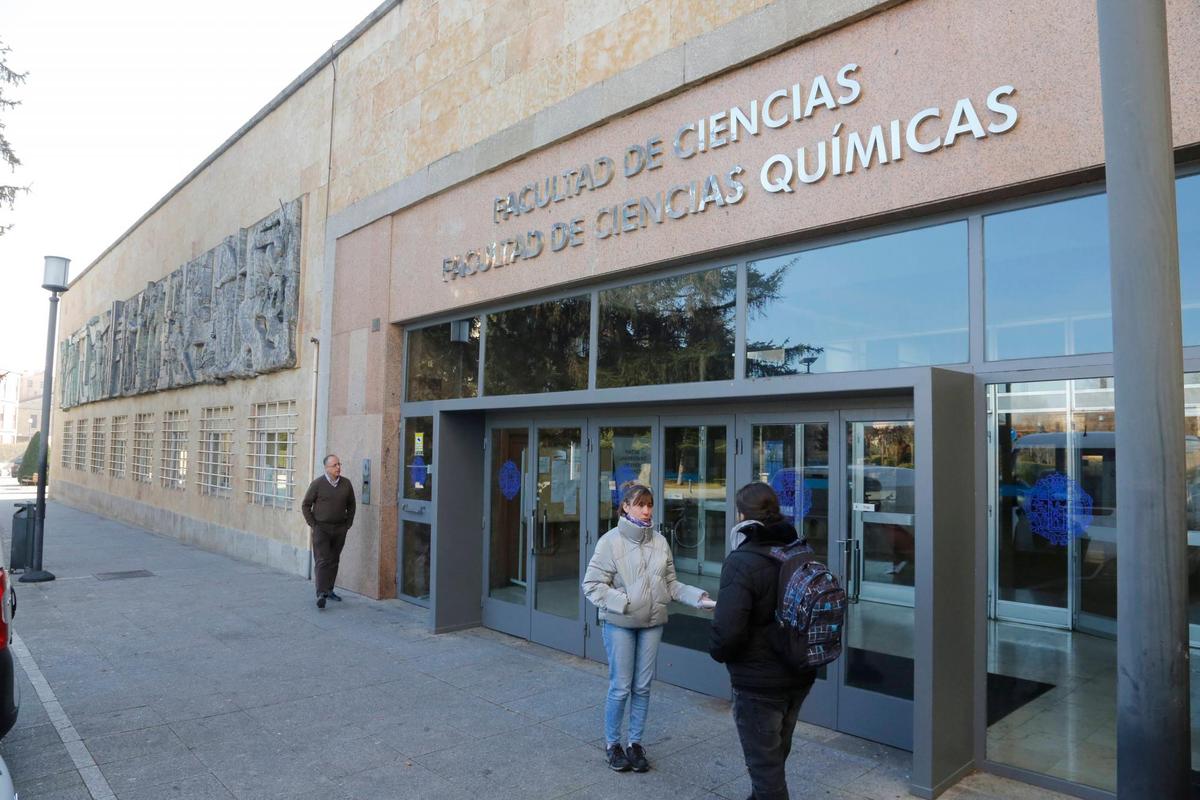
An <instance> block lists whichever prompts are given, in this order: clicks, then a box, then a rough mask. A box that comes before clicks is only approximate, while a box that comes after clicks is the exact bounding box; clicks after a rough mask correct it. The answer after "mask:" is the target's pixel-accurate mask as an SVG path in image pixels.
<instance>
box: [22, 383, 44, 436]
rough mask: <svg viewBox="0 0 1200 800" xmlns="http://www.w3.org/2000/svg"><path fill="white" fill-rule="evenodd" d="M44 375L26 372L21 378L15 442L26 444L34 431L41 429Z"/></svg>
mask: <svg viewBox="0 0 1200 800" xmlns="http://www.w3.org/2000/svg"><path fill="white" fill-rule="evenodd" d="M44 378H45V373H44V372H41V371H40V370H39V371H38V372H26V373H24V374H23V375H22V376H21V389H20V392H19V399H20V403H19V405H18V407H17V441H18V442H28V441H29V440H30V439H31V438H32V437H33V434H34V431H39V430H41V429H42V424H41V421H40V420H41V416H42V382H43V379H44Z"/></svg>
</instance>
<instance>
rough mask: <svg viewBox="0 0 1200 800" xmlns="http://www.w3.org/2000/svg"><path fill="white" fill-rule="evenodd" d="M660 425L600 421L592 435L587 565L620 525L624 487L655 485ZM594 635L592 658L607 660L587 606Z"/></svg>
mask: <svg viewBox="0 0 1200 800" xmlns="http://www.w3.org/2000/svg"><path fill="white" fill-rule="evenodd" d="M657 431H658V425H657V422H656V420H653V419H641V418H638V419H622V420H612V421H610V420H598V421H596V422H594V423H593V425H592V429H591V431H590V433H589V439H590V444H591V449H592V451H593V452H594V453H595V465H594V466H593V467H591V473H592V474H593V475H595V476H596V485H595V489H596V491H595V493H594V495H593V496H594V497H595V498H596V500H595V506H596V508H595V512H594V515H593V519H594V523H593V524H592V526H591V527H590V528H589V530H588V532H587V547H586V553H585V557H584V563H585V565H586V563H587V561H588V560H590V559H591V557H592V553H593V552H595V550H596V542H597V541H599V539H600V537H601V536H603V535H604V534H605V533H607V532H608V531H610V530H612V529H613V528H615V527H616V526H617V517H618V516H619V514H620V511H621V487H622V486H624V485H625V484H626V483H629V482H630V481H634V482H637V483H641V484H645V485H646V486H650V487H653V486H654V476H655V474H656V473H657V470H656V469H655V466H656V464H658V463H660V460H659V459H656V457H655V453H656V447H657V445H656V436H657ZM584 608H585V611H584V613H585V614H587V615H588V621H589V622H590V623H591V627H592V632H591V635H589V636H588V638H587V650H586V654H587V657H588V658H593V659H596V660H597V661H604V660H605V659H606V654H605V652H604V641H603V639H602V638H601V636H600V631H599V629H598V628H597V627H596V626H597V624H598V622H599V611H598V610H597V609H596V608H595V607H594V606H592V605H590V604H587V605H585V607H584Z"/></svg>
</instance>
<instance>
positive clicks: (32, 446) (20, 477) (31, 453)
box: [17, 431, 49, 483]
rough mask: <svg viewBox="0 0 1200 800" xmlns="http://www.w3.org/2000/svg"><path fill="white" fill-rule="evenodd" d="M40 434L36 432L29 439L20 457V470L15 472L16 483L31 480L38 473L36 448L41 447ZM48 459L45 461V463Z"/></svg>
mask: <svg viewBox="0 0 1200 800" xmlns="http://www.w3.org/2000/svg"><path fill="white" fill-rule="evenodd" d="M41 442H42V432H41V431H36V432H35V433H34V434H33V436H31V437H30V438H29V444H28V445H26V447H25V455H24V456H22V457H21V468H20V469H19V470H17V481H18V482H20V483H24V482H26V481H30V480H32V479H33V476H34V474H35V473H36V472H37V471H38V447H40V446H41ZM48 462H49V459H47V463H48Z"/></svg>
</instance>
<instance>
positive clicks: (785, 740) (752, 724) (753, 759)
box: [733, 674, 816, 800]
mask: <svg viewBox="0 0 1200 800" xmlns="http://www.w3.org/2000/svg"><path fill="white" fill-rule="evenodd" d="M813 677H814V678H815V677H816V676H815V674H814V676H813ZM810 689H812V683H811V682H810V683H809V684H808V685H807V686H805V687H804V688H801V689H792V690H786V691H781V692H778V693H771V692H761V693H756V692H751V691H747V690H742V689H734V690H733V719H734V722H735V723H736V724H737V731H738V738H739V739H741V740H742V754H743V755H744V756H745V758H746V769H748V770H749V771H750V785H751V786H752V787H754V794H753V795H752V797H753V798H754V800H788V787H787V778H786V777H784V771H783V770H784V764H785V763H786V762H787V757H788V754H789V753H791V752H792V734H793V733H794V732H795V730H796V717H797V716H798V715H799V714H800V706H801V705H802V704H803V703H804V698H805V697H808V692H809V690H810Z"/></svg>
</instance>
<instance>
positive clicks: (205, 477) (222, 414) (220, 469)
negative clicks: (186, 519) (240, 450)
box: [196, 406, 233, 497]
mask: <svg viewBox="0 0 1200 800" xmlns="http://www.w3.org/2000/svg"><path fill="white" fill-rule="evenodd" d="M196 483H197V484H198V485H199V487H200V494H207V495H213V496H216V497H229V495H230V494H231V487H232V485H233V406H221V407H219V408H205V409H201V411H200V469H199V470H197V474H196Z"/></svg>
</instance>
